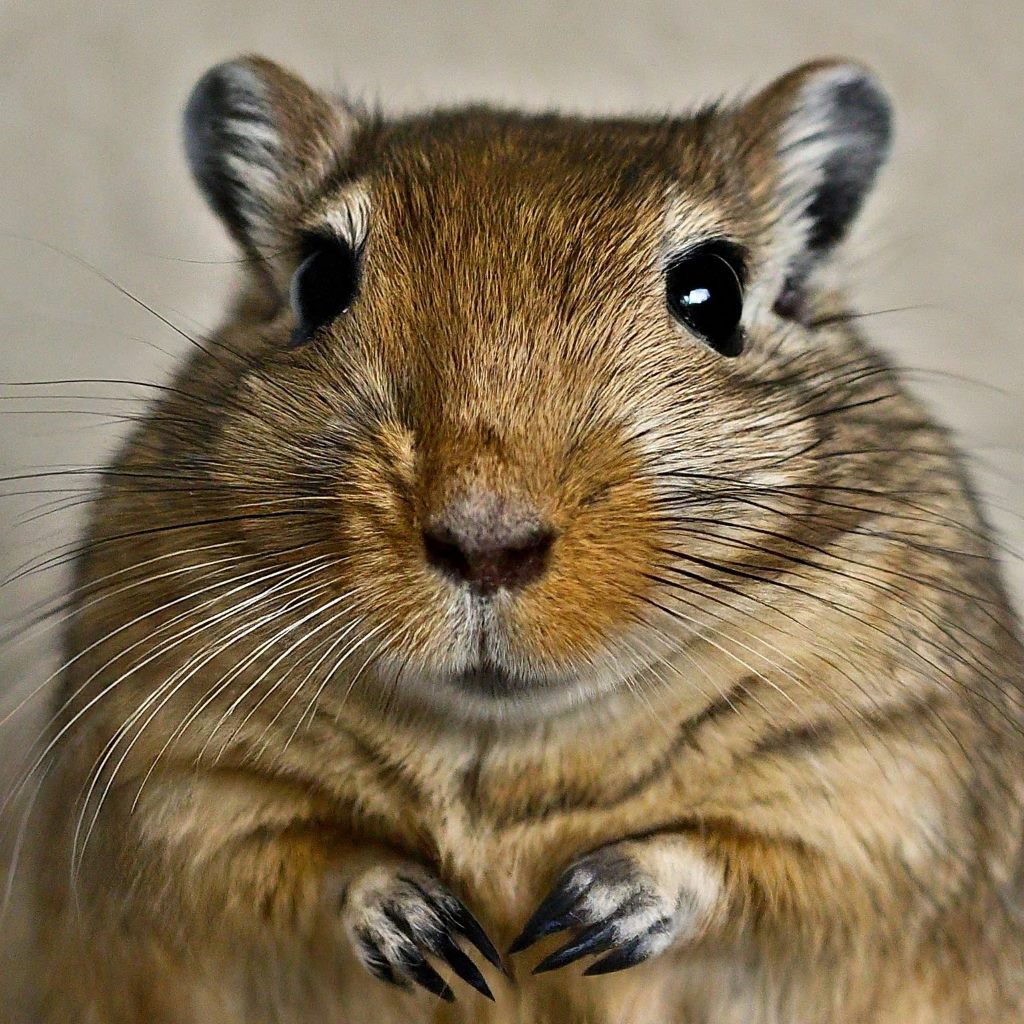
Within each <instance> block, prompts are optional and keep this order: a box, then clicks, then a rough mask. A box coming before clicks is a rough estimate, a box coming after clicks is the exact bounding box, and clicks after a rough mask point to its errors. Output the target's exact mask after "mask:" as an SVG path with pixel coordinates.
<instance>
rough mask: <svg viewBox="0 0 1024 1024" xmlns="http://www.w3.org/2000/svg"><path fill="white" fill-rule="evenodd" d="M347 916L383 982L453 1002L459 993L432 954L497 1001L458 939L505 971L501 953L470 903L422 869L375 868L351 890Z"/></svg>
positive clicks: (358, 946) (345, 897)
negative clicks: (468, 906) (413, 987)
mask: <svg viewBox="0 0 1024 1024" xmlns="http://www.w3.org/2000/svg"><path fill="white" fill-rule="evenodd" d="M341 913H342V918H343V920H344V924H345V930H346V932H347V934H348V937H349V939H350V940H351V942H352V945H353V947H354V949H355V951H356V954H357V956H358V957H359V959H360V961H361V962H362V963H363V965H364V966H365V967H366V969H367V970H368V971H369V972H370V973H371V974H373V975H374V976H375V977H377V978H380V979H381V980H382V981H387V982H390V983H391V984H393V985H398V986H400V987H402V988H408V987H409V985H410V982H416V983H417V984H419V985H422V986H423V987H424V988H425V989H427V990H428V991H430V992H433V993H434V995H436V996H440V998H442V999H445V1000H447V1001H448V1002H451V1001H452V1000H454V998H455V993H454V992H452V990H451V987H450V986H449V985H448V984H447V983H446V982H445V981H444V979H443V978H442V977H441V976H440V975H439V974H438V973H437V971H435V970H434V968H433V967H431V966H430V964H429V963H428V962H427V960H426V957H427V956H432V957H436V958H437V959H438V960H441V961H443V962H444V963H445V964H447V966H448V967H450V968H451V970H452V971H453V972H454V973H455V974H456V975H458V976H459V977H460V978H462V979H463V981H465V982H467V983H468V984H469V985H472V987H473V988H475V989H476V990H477V991H478V992H480V993H481V994H483V995H485V996H487V998H488V999H493V998H494V996H492V995H491V990H490V988H488V986H487V982H486V981H485V980H484V976H483V975H482V974H481V973H480V971H479V969H478V968H477V966H476V964H474V963H473V961H472V960H471V959H470V958H469V957H468V956H467V955H466V954H465V953H464V952H463V951H462V949H461V948H460V947H459V946H458V944H457V943H456V941H455V940H456V938H457V937H459V938H463V939H465V940H467V941H468V942H470V943H472V945H473V946H475V947H476V949H477V950H479V952H480V953H481V954H483V956H484V957H486V958H487V960H489V961H490V962H491V963H492V964H494V966H495V967H497V968H498V969H499V970H501V971H503V972H504V970H505V967H504V965H503V964H502V962H501V957H500V956H499V954H498V951H497V950H496V949H495V948H494V945H493V944H492V943H491V941H490V939H488V938H487V935H486V934H485V933H484V930H483V928H481V927H480V924H479V923H478V922H477V920H476V918H475V917H473V915H472V914H471V913H470V912H469V910H467V909H466V907H465V905H464V904H463V903H462V902H461V901H460V900H459V899H457V898H456V897H455V896H453V895H452V894H451V893H450V892H448V890H447V889H445V887H444V886H443V885H442V884H441V883H440V882H439V881H437V879H435V878H434V877H433V876H432V875H430V874H429V873H428V872H426V871H424V870H423V869H422V868H419V867H417V866H415V865H413V864H399V865H387V866H375V867H372V868H369V869H368V870H366V871H364V872H363V873H362V874H361V875H359V876H358V877H357V878H356V879H354V880H353V881H352V882H351V883H350V884H349V885H348V886H346V888H345V891H344V893H343V894H342V898H341Z"/></svg>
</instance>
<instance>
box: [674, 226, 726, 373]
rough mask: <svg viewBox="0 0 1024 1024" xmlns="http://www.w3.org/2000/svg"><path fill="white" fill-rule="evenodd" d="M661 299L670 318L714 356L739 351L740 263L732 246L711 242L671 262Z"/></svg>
mask: <svg viewBox="0 0 1024 1024" xmlns="http://www.w3.org/2000/svg"><path fill="white" fill-rule="evenodd" d="M665 298H666V302H667V303H668V308H669V310H670V311H671V313H672V315H673V316H674V317H675V318H676V319H677V320H678V321H679V322H680V323H681V324H682V325H683V326H684V327H686V328H687V329H688V330H690V331H692V332H693V333H694V334H696V335H697V336H698V337H700V338H702V339H703V340H704V341H706V342H707V343H708V344H709V345H710V346H711V347H712V348H713V349H714V350H715V351H716V352H718V353H720V354H721V355H723V356H729V357H734V356H738V355H739V354H740V353H741V352H742V351H743V341H744V338H743V331H742V330H741V328H740V318H741V317H742V315H743V260H742V258H741V256H740V253H739V252H738V250H737V249H736V248H735V247H734V246H732V245H729V244H727V243H716V242H711V243H708V244H706V245H702V246H699V247H698V248H696V249H693V250H691V251H690V252H687V253H684V254H683V255H682V256H679V257H677V258H676V259H674V260H673V261H672V262H671V263H670V264H669V266H668V269H667V270H666V272H665Z"/></svg>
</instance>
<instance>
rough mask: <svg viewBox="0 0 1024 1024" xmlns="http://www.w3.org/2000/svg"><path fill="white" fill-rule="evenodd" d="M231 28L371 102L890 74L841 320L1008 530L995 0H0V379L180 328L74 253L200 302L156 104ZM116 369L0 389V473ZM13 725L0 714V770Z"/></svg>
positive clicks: (87, 410) (193, 72) (78, 437)
mask: <svg viewBox="0 0 1024 1024" xmlns="http://www.w3.org/2000/svg"><path fill="white" fill-rule="evenodd" d="M249 50H255V51H261V52H264V53H266V54H268V55H270V56H273V57H275V58H277V59H278V60H281V61H283V62H285V63H288V64H291V65H292V66H294V67H295V68H296V69H298V70H300V71H302V72H304V73H305V74H306V75H307V76H308V77H310V78H311V79H313V80H315V81H316V82H318V83H321V84H323V85H326V86H328V87H344V88H346V89H347V90H350V91H351V92H352V93H353V94H355V95H357V96H360V97H363V98H366V99H371V100H378V101H380V102H381V103H383V104H384V105H385V106H386V107H391V108H408V107H415V106H421V105H425V104H430V103H434V102H438V101H443V102H446V103H449V102H454V101H457V100H460V99H464V98H469V97H473V98H482V99H487V100H492V101H496V102H500V103H515V104H526V105H529V106H531V107H544V106H552V105H558V106H562V107H567V108H572V109H580V110H599V111H625V110H634V111H635V110H639V111H657V112H661V111H666V110H678V109H680V108H683V107H685V106H686V105H688V104H690V103H691V102H693V101H698V100H703V99H707V98H712V97H715V96H717V95H719V94H721V93H735V92H736V91H737V90H740V89H743V88H752V87H755V86H757V85H759V84H761V83H763V82H764V81H766V80H767V79H768V78H770V77H772V76H773V75H776V74H778V73H780V72H782V71H784V70H785V69H787V68H788V67H789V66H791V65H793V64H796V63H799V62H801V61H803V60H806V59H808V58H811V57H814V56H819V55H825V54H831V53H843V54H849V55H851V56H855V57H858V58H861V59H863V60H865V61H867V62H868V63H870V64H871V65H873V66H874V67H875V68H876V69H877V70H878V72H879V73H880V75H881V77H882V79H883V80H884V82H885V83H887V85H888V87H889V88H890V90H891V92H892V94H893V97H894V100H895V104H896V109H897V116H898V137H897V145H896V149H895V152H894V155H893V159H892V163H891V166H890V168H889V169H888V171H887V172H886V174H885V175H884V177H883V179H882V182H881V187H880V190H879V193H878V195H877V196H876V197H875V199H874V200H873V202H872V204H871V206H870V208H869V210H868V215H867V217H866V219H865V220H866V222H865V224H863V225H862V229H861V230H860V232H859V242H858V247H857V251H858V253H859V255H858V257H857V259H856V260H855V261H854V266H855V270H856V280H855V285H856V292H857V295H858V296H859V300H860V302H861V304H862V306H863V308H865V309H867V310H882V309H890V308H892V307H910V308H909V309H905V310H903V311H902V312H892V313H887V314H884V315H879V316H877V317H873V318H872V319H871V320H869V321H867V323H868V324H869V325H870V328H871V330H872V332H873V334H874V336H875V337H876V338H877V339H878V341H879V342H880V343H881V344H883V345H884V346H885V347H886V348H887V349H888V350H889V351H890V352H891V353H892V354H893V355H894V358H895V359H896V360H897V361H898V362H900V363H902V364H905V365H907V366H912V367H916V368H930V369H933V370H941V371H946V372H948V373H951V374H953V375H955V379H949V378H943V379H939V378H935V377H927V378H926V377H921V381H922V385H921V386H922V388H923V390H924V391H925V393H926V394H927V395H928V396H929V397H930V398H931V399H932V401H933V402H934V404H935V407H936V409H937V410H938V411H939V412H940V413H941V415H942V416H943V417H944V418H945V419H946V420H947V421H948V422H950V423H951V424H952V425H954V426H955V427H956V428H957V429H958V430H959V431H960V432H961V434H962V436H963V438H964V440H965V442H966V443H967V444H968V445H970V446H971V447H972V449H973V450H974V451H975V452H976V454H977V464H978V466H979V470H978V474H979V475H978V479H979V482H980V485H981V490H982V492H983V493H984V494H986V495H987V496H988V497H989V498H990V499H991V503H992V515H993V517H994V518H995V519H996V521H997V522H998V523H999V524H1000V526H1001V527H1002V528H1003V530H1004V535H1005V537H1006V538H1007V541H1008V543H1009V544H1010V545H1012V546H1014V547H1017V548H1024V522H1022V519H1021V518H1020V508H1021V505H1022V503H1021V501H1020V498H1021V495H1022V493H1024V414H1022V412H1021V407H1022V404H1024V352H1022V344H1021V339H1022V336H1024V332H1022V330H1021V327H1020V323H1019V321H1020V318H1021V316H1022V313H1024V203H1022V198H1024V197H1022V184H1024V170H1022V167H1024V131H1022V124H1021V109H1022V102H1021V101H1022V100H1024V86H1022V72H1024V59H1022V56H1021V55H1022V53H1024V3H1022V2H1021V0H1004V2H999V0H982V2H973V3H972V2H950V0H943V2H934V0H933V2H929V0H906V2H903V3H899V2H895V0H888V2H879V0H872V2H857V0H848V2H845V3H842V2H836V0H800V2H794V3H776V4H771V3H764V2H761V3H758V2H757V0H725V2H717V3H708V2H696V0H674V2H667V0H640V2H637V3H633V4H629V5H626V4H621V5H618V4H617V5H612V4H599V3H582V2H578V0H563V2H562V3H560V4H557V5H549V4H545V3H540V2H537V0H523V2H519V3H505V2H502V0H489V2H483V3H476V4H440V3H424V2H416V0H390V2H386V0H339V2H336V3H333V4H326V3H325V4H313V3H301V2H297V3H281V2H277V3H275V2H272V0H247V2H241V0H168V2H165V3H159V4H158V3H151V4H148V5H146V4H138V5H120V4H104V5H102V6H101V5H98V4H77V5H74V6H72V5H71V4H69V3H65V2H60V0H19V2H17V3H13V4H12V2H11V0H6V2H3V0H0V380H2V381H15V380H35V379H38V380H46V379H52V378H61V377H63V378H67V377H113V378H131V379H137V380H159V379H161V378H162V376H163V375H164V374H166V373H167V370H168V367H169V366H170V365H171V364H172V362H173V359H174V356H175V355H176V354H178V353H180V352H182V351H183V349H184V347H185V343H184V342H183V341H182V339H181V338H179V337H177V336H176V335H175V334H174V333H173V332H172V331H171V330H169V329H167V328H165V327H162V326H161V325H160V324H159V323H158V322H157V321H156V320H155V319H154V318H153V317H152V316H149V315H147V314H145V313H144V312H143V311H141V310H140V309H138V308H137V307H135V306H133V304H132V303H131V302H130V301H128V300H126V299H125V298H124V297H123V296H120V295H119V294H118V293H117V292H116V291H114V290H113V289H112V288H110V287H109V286H108V285H107V284H105V283H104V282H103V281H102V280H101V278H100V277H99V276H97V275H96V274H95V273H94V272H93V271H90V270H89V269H87V268H85V267H83V266H82V265H80V264H79V263H77V262H76V261H75V259H74V257H80V258H82V259H84V260H85V261H87V262H88V263H90V264H92V265H93V266H95V267H97V268H99V269H101V270H102V271H104V272H105V273H108V274H109V275H111V276H112V277H114V278H116V279H117V280H118V281H120V282H122V283H123V284H125V285H126V286H128V287H129V288H131V289H132V290H134V291H135V292H136V293H137V294H139V295H140V296H142V297H143V298H144V299H145V300H146V301H148V302H151V303H152V304H154V305H155V306H157V307H158V308H159V309H160V310H161V311H162V312H164V313H166V314H168V315H169V316H171V317H172V318H174V319H176V320H177V321H179V322H180V323H181V324H182V325H184V326H185V327H186V328H189V329H193V328H195V327H196V326H197V325H198V326H199V327H200V328H201V327H208V326H210V325H212V324H213V323H214V322H215V321H216V319H217V315H218V310H219V308H220V305H221V302H222V300H223V297H224V295H225V293H226V290H227V288H228V287H229V284H230V281H231V277H232V273H233V269H232V267H231V265H230V263H229V262H226V261H228V260H230V258H231V256H232V250H231V248H230V246H229V244H228V243H227V241H226V239H225V238H224V236H223V234H222V232H221V231H220V230H219V228H218V226H217V225H216V224H215V222H214V221H213V218H212V217H211V216H210V215H209V214H208V213H207V212H206V210H205V209H204V207H203V206H202V204H201V203H200V201H199V200H198V199H197V198H196V197H195V195H194V193H193V190H192V187H191V185H190V183H189V181H188V178H187V174H186V170H185V166H184V162H183V160H182V157H181V153H180V147H179V139H178V117H179V111H180V108H181V105H182V102H183V100H184V97H185V96H186V94H187V92H188V89H189V87H190V86H191V84H192V82H193V80H194V79H195V78H196V77H197V76H198V75H199V74H200V73H201V72H202V71H203V69H204V68H205V67H206V66H208V65H209V64H211V63H213V62H215V61H218V60H220V59H223V58H224V57H226V56H229V55H232V54H235V53H237V52H240V51H249ZM48 245H49V246H57V247H59V248H60V249H62V250H66V252H67V253H70V254H72V255H71V256H69V255H66V254H64V253H61V252H57V251H54V250H53V249H50V248H47V246H48ZM961 378H963V379H961ZM139 393H140V392H138V391H132V390H131V389H126V388H109V387H108V388H105V389H103V388H99V389H97V388H88V387H85V386H78V387H71V386H65V387H53V386H51V387H40V388H38V389H37V390H36V391H34V392H32V394H34V395H36V396H37V397H34V398H31V399H29V398H26V397H25V394H26V392H25V391H24V389H10V388H0V395H2V396H4V397H3V398H0V464H2V468H0V472H2V473H4V474H5V475H8V474H14V473H21V472H26V471H29V472H30V471H33V470H38V469H39V468H42V467H46V466H64V465H70V466H88V465H92V464H94V463H96V462H97V461H98V460H102V459H103V458H104V455H105V453H106V452H108V451H109V450H110V448H111V446H112V445H113V443H114V442H115V440H116V437H117V436H118V431H119V429H120V428H119V425H118V422H117V421H116V419H114V421H113V422H110V420H111V418H112V417H116V416H117V415H120V414H122V413H124V412H125V411H129V410H131V409H134V408H135V405H134V403H132V402H126V401H123V399H125V398H128V397H130V396H132V395H138V394H139ZM78 395H82V396H93V397H90V398H86V397H82V398H77V397H73V396H78ZM97 395H104V396H107V397H105V398H104V399H103V400H98V399H97V398H96V397H95V396H97ZM12 396H13V397H12ZM112 399H117V400H112ZM96 413H101V414H102V415H96ZM80 483H81V480H80V479H79V478H74V479H73V480H72V482H71V483H70V484H69V483H68V481H67V480H65V481H64V482H63V483H60V481H57V482H54V481H42V482H40V481H36V482H33V483H31V484H27V483H25V482H22V483H7V484H5V485H3V487H4V488H5V489H6V490H7V491H14V490H23V489H26V488H29V487H31V488H32V489H40V488H52V487H56V486H64V487H67V486H71V487H78V486H80ZM68 496H69V497H70V498H72V499H74V498H75V497H76V493H75V492H69V494H68ZM54 497H56V496H55V495H26V496H16V497H8V498H0V574H3V575H6V574H9V573H10V572H11V571H12V570H15V569H16V568H17V567H18V566H20V565H21V564H22V563H23V562H24V561H25V560H26V559H28V558H29V557H31V556H32V555H34V554H37V553H40V552H44V551H46V550H49V549H51V548H54V547H55V546H58V545H62V544H68V543H70V542H72V541H73V537H74V529H75V518H74V515H73V514H71V515H68V514H57V515H48V516H44V517H42V518H35V516H36V515H37V512H38V511H41V509H40V508H39V506H40V503H41V502H44V501H50V500H52V499H53V498H54ZM25 519H28V520H29V521H27V522H22V521H23V520H25ZM18 522H20V523H21V525H16V523H18ZM1022 566H1024V563H1022V562H1020V561H1017V562H1015V563H1013V564H1012V565H1011V572H1012V574H1013V576H1014V578H1015V582H1016V585H1017V586H1018V587H1021V586H1022V584H1024V568H1022ZM59 582H60V579H59V576H58V575H57V574H54V573H51V572H45V573H38V574H35V575H32V576H29V577H26V578H24V579H22V580H20V581H19V582H18V583H17V584H15V585H10V586H7V587H4V588H2V589H0V638H3V637H6V636H7V634H8V633H9V632H12V631H14V632H16V633H17V635H16V636H15V638H14V640H13V641H10V640H8V641H4V642H3V643H4V645H3V647H2V648H0V673H2V675H0V719H2V718H3V716H4V715H5V714H6V713H7V712H8V711H9V709H10V708H11V706H12V696H11V695H12V694H15V693H18V694H21V693H24V692H25V691H26V689H27V688H28V687H29V686H31V685H35V684H38V683H39V682H41V681H42V680H44V679H45V678H46V675H47V672H48V671H49V670H50V664H51V663H50V661H49V660H47V659H48V655H47V653H46V651H47V646H46V645H47V640H48V635H47V634H46V633H38V634H30V635H26V634H25V633H24V631H23V630H22V624H23V621H24V617H25V615H26V609H27V608H28V607H29V606H30V605H31V603H32V602H33V601H36V600H38V599H40V598H41V597H44V596H46V595H47V594H50V593H52V592H53V591H54V588H55V587H57V586H59ZM30 721H31V715H30V714H19V715H18V716H16V717H15V718H14V719H13V720H12V721H9V722H6V723H4V724H0V755H2V756H0V793H6V792H7V791H8V790H9V788H10V786H9V784H8V783H7V782H4V781H3V779H4V771H5V768H4V765H5V764H6V766H7V767H6V771H7V775H8V776H9V775H10V774H11V766H12V765H13V763H14V762H15V760H16V759H17V758H18V756H19V755H20V754H21V752H22V751H23V749H24V746H25V743H26V738H27V736H28V734H29V723H30ZM2 799H3V797H2V796H0V800H2ZM3 971H4V966H3V963H2V962H0V973H2V972H3Z"/></svg>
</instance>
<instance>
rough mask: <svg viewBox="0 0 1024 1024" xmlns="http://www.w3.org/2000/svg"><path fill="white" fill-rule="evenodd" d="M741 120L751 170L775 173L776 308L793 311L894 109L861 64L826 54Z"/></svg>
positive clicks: (874, 168)
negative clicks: (749, 156) (752, 166)
mask: <svg viewBox="0 0 1024 1024" xmlns="http://www.w3.org/2000/svg"><path fill="white" fill-rule="evenodd" d="M737 128H738V130H739V131H740V133H741V140H742V141H743V143H744V144H746V143H750V144H751V148H750V154H751V156H752V157H753V160H754V165H755V166H754V168H753V177H754V180H762V181H763V180H766V179H767V180H768V181H770V182H771V190H770V195H769V196H768V197H767V204H768V208H769V209H770V210H771V211H772V221H773V223H772V225H771V229H772V236H773V237H772V250H773V262H774V263H775V264H776V266H777V268H778V270H779V275H780V287H779V289H778V293H779V294H778V300H777V303H776V308H777V310H778V311H779V312H780V313H782V314H783V315H788V316H793V317H797V316H798V315H799V311H800V307H801V305H802V302H803V292H804V290H805V286H806V283H807V280H808V278H809V277H810V275H811V274H812V273H813V271H814V270H815V268H816V267H817V266H819V265H820V264H822V263H823V262H824V261H825V260H826V259H827V257H828V256H829V255H830V254H831V253H832V251H833V250H834V249H835V248H836V246H837V245H838V244H839V243H840V242H841V241H842V240H843V239H844V238H845V237H846V235H847V232H848V231H849V229H850V226H851V224H852V223H853V222H854V220H855V219H856V217H857V214H858V213H859V212H860V209H861V206H862V205H863V203H864V200H865V198H866V197H867V195H868V193H869V192H870V191H871V188H872V186H873V185H874V182H875V178H876V176H877V174H878V171H879V169H880V168H881V166H882V165H883V164H884V163H885V160H886V158H887V157H888V155H889V148H890V143H891V139H892V109H891V107H890V104H889V100H888V97H887V96H886V94H885V92H884V91H883V90H882V88H881V86H880V85H879V84H878V82H877V80H876V79H875V77H874V76H873V75H872V73H871V72H870V71H868V70H867V69H866V68H864V67H862V66H861V65H859V64H855V63H851V62H850V61H844V60H822V61H816V62H814V63H811V64H805V65H803V66H802V67H799V68H797V69H796V70H794V71H791V72H790V73H789V74H787V75H784V76H783V77H782V78H780V79H778V80H777V81H775V82H773V83H772V84H771V85H769V86H768V87H767V88H766V89H765V90H764V91H762V92H761V93H760V94H758V95H757V96H755V97H754V98H753V99H752V100H751V101H750V102H749V103H747V104H746V105H745V106H744V107H743V108H741V110H740V111H739V112H738V115H737Z"/></svg>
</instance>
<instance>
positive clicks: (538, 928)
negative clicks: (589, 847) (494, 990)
mask: <svg viewBox="0 0 1024 1024" xmlns="http://www.w3.org/2000/svg"><path fill="white" fill-rule="evenodd" d="M572 878H573V873H572V872H568V873H566V874H565V875H563V876H562V878H561V879H560V880H559V881H558V883H557V884H556V885H555V887H554V889H552V890H551V892H550V893H548V895H547V896H546V897H545V898H544V901H543V902H542V903H541V905H540V906H539V907H538V908H537V909H536V910H535V911H534V912H533V916H532V917H531V918H530V920H529V921H527V922H526V927H525V928H523V930H522V931H521V932H520V933H519V937H518V938H517V939H516V940H515V941H514V942H513V943H512V945H511V946H509V947H508V951H509V953H510V954H511V953H521V952H522V951H523V950H524V949H526V948H527V947H529V946H532V945H533V944H534V943H535V942H536V941H537V940H538V939H542V938H543V937H544V936H545V935H551V934H552V933H553V932H560V931H562V929H563V928H568V927H569V925H570V924H572V923H573V914H572V908H573V907H574V906H575V905H576V903H577V902H578V901H579V899H580V897H581V896H582V895H583V894H584V893H585V892H586V891H587V887H586V886H584V887H583V888H582V889H576V888H571V887H570V883H571V882H572Z"/></svg>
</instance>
